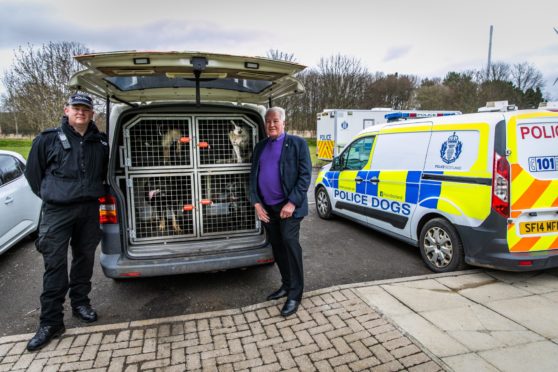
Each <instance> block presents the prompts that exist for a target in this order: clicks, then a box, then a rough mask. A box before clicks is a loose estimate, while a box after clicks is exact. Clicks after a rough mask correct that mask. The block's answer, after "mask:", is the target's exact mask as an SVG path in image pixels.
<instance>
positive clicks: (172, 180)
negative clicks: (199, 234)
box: [129, 174, 196, 242]
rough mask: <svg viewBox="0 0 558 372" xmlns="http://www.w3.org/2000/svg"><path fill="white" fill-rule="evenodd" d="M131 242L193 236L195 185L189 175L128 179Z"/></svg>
mask: <svg viewBox="0 0 558 372" xmlns="http://www.w3.org/2000/svg"><path fill="white" fill-rule="evenodd" d="M129 183H130V184H131V189H132V190H131V192H130V193H129V195H132V198H130V202H129V211H131V213H130V217H131V221H130V222H131V224H130V226H132V229H131V231H130V239H131V240H132V242H140V241H149V240H153V239H155V240H159V239H161V238H163V237H165V238H187V237H192V236H194V235H195V233H196V225H195V216H194V197H193V195H194V183H193V176H192V175H191V174H190V175H182V174H181V175H168V174H150V175H140V176H137V175H133V176H130V181H129Z"/></svg>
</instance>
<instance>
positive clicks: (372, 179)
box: [368, 177, 380, 183]
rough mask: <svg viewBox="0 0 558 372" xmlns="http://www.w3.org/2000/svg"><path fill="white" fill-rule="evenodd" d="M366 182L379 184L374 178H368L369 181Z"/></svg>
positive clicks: (377, 179) (378, 180)
mask: <svg viewBox="0 0 558 372" xmlns="http://www.w3.org/2000/svg"><path fill="white" fill-rule="evenodd" d="M368 182H370V183H378V182H380V179H379V178H376V177H374V178H370V179H369V180H368Z"/></svg>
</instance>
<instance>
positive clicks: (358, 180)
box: [355, 177, 364, 184]
mask: <svg viewBox="0 0 558 372" xmlns="http://www.w3.org/2000/svg"><path fill="white" fill-rule="evenodd" d="M362 181H364V180H363V179H362V178H360V177H357V178H355V182H356V183H357V184H360V183H362Z"/></svg>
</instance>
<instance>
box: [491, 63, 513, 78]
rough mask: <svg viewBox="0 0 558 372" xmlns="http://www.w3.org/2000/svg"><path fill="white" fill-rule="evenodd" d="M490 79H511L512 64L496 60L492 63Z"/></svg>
mask: <svg viewBox="0 0 558 372" xmlns="http://www.w3.org/2000/svg"><path fill="white" fill-rule="evenodd" d="M488 80H499V81H509V80H510V65H508V64H507V63H504V62H496V63H493V64H492V65H490V71H489V72H488Z"/></svg>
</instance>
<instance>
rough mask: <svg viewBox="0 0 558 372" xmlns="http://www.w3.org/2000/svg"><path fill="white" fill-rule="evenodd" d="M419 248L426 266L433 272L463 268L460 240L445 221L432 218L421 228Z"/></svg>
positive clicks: (453, 229)
mask: <svg viewBox="0 0 558 372" xmlns="http://www.w3.org/2000/svg"><path fill="white" fill-rule="evenodd" d="M419 248H420V254H421V256H422V259H423V261H424V262H425V263H426V266H428V268H429V269H430V270H432V271H434V272H437V273H444V272H449V271H454V270H458V269H462V268H463V267H464V266H465V264H464V257H463V244H462V243H461V239H459V235H458V234H457V230H456V229H455V227H453V226H452V225H451V224H450V223H449V222H448V221H447V220H445V219H442V218H434V219H432V220H430V221H428V222H427V223H426V224H425V225H424V226H423V227H422V230H421V232H420V240H419Z"/></svg>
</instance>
